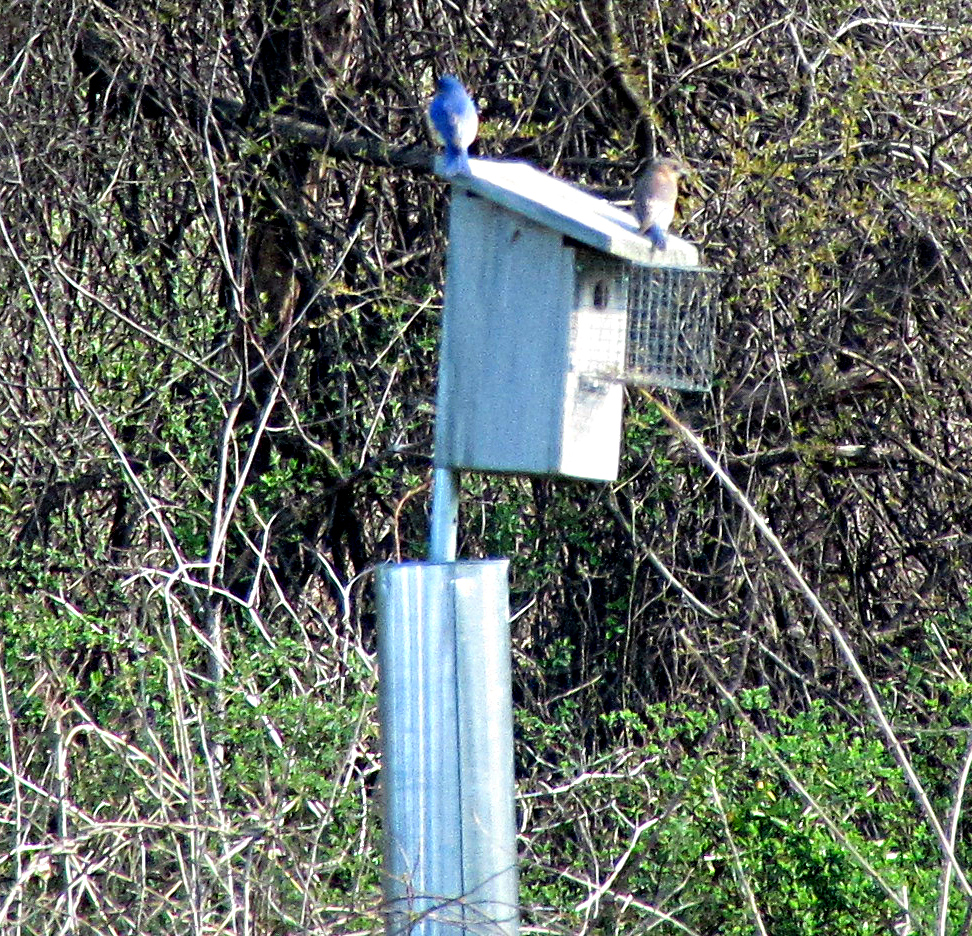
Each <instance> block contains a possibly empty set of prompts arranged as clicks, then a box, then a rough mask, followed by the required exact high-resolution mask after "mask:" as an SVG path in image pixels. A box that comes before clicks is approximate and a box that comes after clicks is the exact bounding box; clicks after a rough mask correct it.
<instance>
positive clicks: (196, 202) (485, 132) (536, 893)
mask: <svg viewBox="0 0 972 936" xmlns="http://www.w3.org/2000/svg"><path fill="white" fill-rule="evenodd" d="M970 45H972V26H969V25H968V21H967V16H966V15H965V10H964V8H963V7H962V6H961V5H959V4H949V3H940V2H936V0H933V2H931V3H926V4H922V5H914V4H906V3H897V4H895V3H874V4H871V5H869V7H868V8H867V10H866V11H864V10H862V8H860V7H858V6H857V5H856V4H852V3H848V2H844V0H835V2H814V3H802V4H797V5H795V6H794V5H789V4H778V3H774V2H772V0H746V2H743V3H733V4H727V3H718V2H715V3H706V4H700V3H695V2H673V3H667V4H665V5H659V4H649V3H641V2H627V0H617V2H612V0H591V2H579V3H562V2H557V0H509V2H504V3H502V4H497V3H493V2H490V0H480V2H471V3H464V4H450V3H442V2H437V0H416V2H414V3H411V4H400V5H393V4H386V3H385V2H384V0H372V2H364V0H316V2H314V3H310V2H304V0H250V2H243V3H233V2H231V0H224V2H223V3H222V4H195V5H193V4H186V3H180V2H177V0H172V2H163V0H158V2H156V3H154V4H150V5H149V6H147V7H146V6H145V5H144V4H139V5H135V4H131V3H129V2H127V0H118V2H112V3H93V4H88V5H83V6H81V7H78V6H74V5H65V4H60V3H51V2H44V0H36V2H16V0H8V2H7V3H6V6H5V7H4V8H3V9H2V10H0V46H2V49H3V53H4V54H3V64H2V69H3V71H2V77H3V80H2V82H0V277H2V284H3V285H2V288H3V296H4V302H3V303H2V306H0V362H2V363H0V462H2V466H3V470H2V472H0V524H2V533H3V535H2V536H0V575H2V581H3V587H2V590H0V664H2V665H0V702H2V717H3V732H2V742H0V743H2V747H0V750H2V752H3V753H2V755H0V820H2V823H3V826H4V829H5V832H6V834H5V836H4V839H3V842H4V844H3V845H2V846H0V927H2V928H3V930H4V931H9V932H16V933H19V934H34V933H54V932H92V933H157V932H158V933H162V932H166V933H168V932H192V933H203V932H206V933H213V932H233V933H268V934H269V933H284V932H287V933H300V932H325V931H326V932H348V933H358V932H373V931H376V930H378V929H379V928H380V925H381V922H380V916H379V900H380V896H379V891H378V851H377V847H376V835H377V816H376V811H377V809H376V781H377V771H378V749H377V728H376V723H375V704H374V691H375V670H374V657H373V645H374V632H373V631H374V620H373V609H372V603H371V600H370V595H369V590H368V589H369V582H370V572H371V570H372V569H373V568H374V566H375V564H376V563H379V562H382V561H385V560H388V559H397V558H401V557H418V556H421V555H422V553H423V550H424V545H423V538H424V535H425V531H426V526H427V517H426V511H427V507H428V495H429V488H428V482H429V475H430V455H431V427H432V423H433V416H434V414H433V400H434V382H435V364H436V360H435V349H436V338H437V322H438V311H439V307H440V300H441V296H440V286H441V282H442V277H443V268H442V257H443V255H444V246H445V245H444V237H443V230H444V217H445V208H446V199H447V194H448V193H447V191H446V190H445V187H444V186H443V185H442V184H441V183H440V182H439V181H437V180H435V179H434V178H433V177H432V176H431V175H430V174H429V159H430V154H431V149H430V145H431V140H430V138H429V135H428V130H427V128H426V127H425V125H424V122H423V112H424V108H425V106H426V102H427V100H428V99H429V97H430V96H431V93H432V88H433V82H434V78H435V76H436V75H437V74H439V73H440V72H442V71H444V70H450V71H454V72H456V73H457V74H459V75H460V76H461V77H462V78H463V80H464V81H465V82H466V83H467V85H468V86H469V87H470V88H471V89H472V90H473V92H474V94H475V97H476V99H477V101H478V103H479V105H480V109H481V116H482V124H481V134H480V141H479V144H478V148H479V152H480V153H481V154H488V155H491V156H508V157H516V158H525V159H529V160H532V161H534V162H536V163H537V164H539V165H540V166H542V167H544V168H546V169H548V170H550V171H551V172H554V173H556V174H557V175H560V176H562V177H565V178H568V179H570V180H572V181H575V182H576V183H578V184H579V185H581V186H583V187H585V188H587V189H589V190H591V191H595V192H597V193H599V194H602V195H605V196H608V197H612V198H615V199H624V198H626V197H627V193H628V188H629V185H630V181H631V179H632V176H633V175H634V173H635V171H636V170H637V168H638V166H639V164H640V163H641V161H642V160H644V159H645V158H647V157H648V156H651V155H655V154H679V155H684V156H686V157H688V158H689V159H690V160H691V162H692V163H693V165H694V166H695V168H696V174H695V176H694V179H693V180H692V181H691V182H690V184H689V187H688V190H687V192H686V193H685V196H684V198H683V200H682V203H681V208H680V215H679V218H678V220H677V223H676V226H677V230H678V231H679V232H680V233H683V234H684V235H685V236H687V237H688V238H689V239H691V240H693V241H695V242H697V243H699V244H700V245H701V246H702V248H703V251H704V253H705V257H706V260H707V262H709V263H710V264H712V265H714V266H717V267H719V268H721V269H722V270H723V271H724V273H725V279H724V286H723V295H722V312H721V316H722V317H721V321H720V323H719V335H720V342H721V346H720V354H719V363H720V368H719V373H718V380H717V385H716V387H715V389H714V390H713V392H712V393H711V394H704V395H702V394H697V395H689V394H685V395H676V394H673V395H671V396H670V397H667V398H666V399H667V403H668V404H669V405H670V406H672V407H673V408H674V409H675V411H676V412H677V414H678V416H679V419H680V420H681V421H682V422H683V423H684V424H685V425H687V426H690V427H691V428H692V429H693V430H694V431H695V432H696V433H698V435H699V436H700V437H701V438H702V439H703V441H704V442H705V444H706V446H707V447H708V448H709V450H711V451H712V452H714V453H715V454H716V455H717V457H718V458H719V460H720V461H721V463H722V464H723V465H725V466H726V467H727V469H728V471H729V472H730V474H731V475H732V477H733V478H734V479H735V481H736V483H737V484H738V485H739V486H740V487H741V488H742V490H743V491H744V492H745V494H746V496H747V497H748V498H749V500H750V501H751V503H752V504H753V505H755V508H756V510H757V511H758V513H759V515H761V516H762V517H765V518H767V519H768V521H769V522H770V524H771V526H772V527H773V529H774V530H775V531H776V533H777V534H778V536H779V537H780V540H781V541H782V543H783V545H784V547H785V549H786V551H787V552H788V554H789V556H790V557H791V558H792V560H793V562H794V563H795V564H796V566H797V567H798V568H799V569H800V570H801V572H802V573H803V575H804V576H805V577H806V580H807V582H808V584H809V586H810V587H811V588H812V589H813V591H814V592H815V594H816V595H817V596H818V597H819V599H820V600H821V601H822V603H823V605H824V606H825V608H826V609H828V611H829V612H830V614H831V615H832V616H833V621H834V622H835V626H830V625H829V624H828V622H827V621H826V620H825V619H824V618H822V617H821V616H820V615H819V614H814V613H813V611H812V610H811V608H810V606H809V605H808V604H807V603H806V601H805V600H804V596H803V595H802V594H801V593H800V591H799V590H798V589H797V587H796V586H795V583H794V580H793V577H792V576H791V575H789V574H788V573H787V571H786V569H785V567H784V565H783V564H782V563H781V561H780V558H779V556H778V555H777V554H776V553H775V552H774V550H773V549H772V548H771V545H770V544H769V543H768V541H767V540H766V538H765V537H764V536H762V535H761V534H760V532H759V530H758V526H757V525H756V524H755V523H754V522H753V519H752V517H751V516H750V515H748V514H747V513H746V512H745V511H744V510H743V509H741V507H740V506H739V503H738V502H737V501H736V500H734V499H733V498H732V497H731V496H730V495H729V493H728V492H727V490H726V489H725V487H723V486H721V485H720V484H719V483H718V482H717V481H716V479H715V478H714V477H713V475H712V473H711V471H710V470H709V469H708V468H707V467H706V466H705V465H704V463H703V462H701V461H700V460H699V459H698V457H697V456H696V455H695V453H694V452H693V450H692V448H691V446H689V445H687V444H686V443H685V440H684V436H683V435H681V434H680V433H679V432H677V431H673V429H672V428H671V426H670V424H669V423H667V422H666V421H665V420H664V419H663V418H662V415H661V412H660V410H659V409H658V408H657V407H656V406H655V405H654V404H652V403H650V402H648V401H646V400H645V399H644V398H642V397H640V396H632V398H631V399H630V400H629V406H628V411H627V416H626V423H625V427H626V429H625V431H626V440H625V447H624V456H623V467H622V476H621V480H620V481H619V482H618V483H616V484H612V485H603V486H596V485H590V484H581V483H571V482H549V481H543V480H525V479H516V480H514V479H501V478H485V477H469V478H467V479H465V481H464V491H463V518H462V525H461V530H462V536H463V541H462V543H461V551H462V553H463V555H465V556H471V557H475V556H485V555H508V556H509V557H510V558H511V560H512V566H511V569H512V573H511V574H512V581H511V588H512V601H513V606H514V610H515V612H516V616H515V624H514V627H515V648H516V658H515V692H516V703H517V771H518V778H519V794H520V800H519V806H520V815H521V817H522V824H521V833H522V834H521V853H522V877H523V899H524V925H525V927H527V928H529V929H530V930H531V931H537V932H567V931H569V932H583V933H588V932H603V933H612V932H625V933H641V932H647V931H649V930H652V929H657V930H658V931H660V932H673V933H674V932H682V933H697V934H715V933H719V934H734V933H743V932H746V933H750V932H753V931H756V932H759V933H773V934H774V936H780V934H784V936H787V934H801V936H809V934H824V933H826V934H830V936H833V934H844V933H846V934H851V933H854V934H862V933H889V932H897V933H908V932H918V933H929V934H955V936H958V934H967V933H969V932H970V928H972V912H970V907H972V899H970V898H972V889H970V888H969V885H968V883H967V882H966V880H965V877H964V872H963V870H962V869H963V868H964V867H966V866H967V864H968V861H969V849H970V842H969V829H968V822H967V819H966V815H965V811H964V810H963V808H962V806H963V802H962V798H963V794H964V791H965V780H966V775H967V772H968V768H969V764H970V762H972V743H970V734H969V729H970V714H972V711H970V710H972V689H970V682H969V675H968V660H969V659H970V650H972V648H970V643H972V639H970V636H969V619H968V616H967V611H966V608H967V605H968V595H969V589H970V574H969V571H968V570H969V554H970V546H972V522H970V509H972V484H970V480H972V478H970V475H969V471H968V468H967V465H968V464H969V461H970V458H969V456H970V451H969V449H970V443H972V433H970V431H969V429H970V419H972V398H970V396H969V392H968V386H969V380H968V375H969V372H970V367H969V363H970V353H972V352H970V348H972V343H970V334H969V332H970V329H972V324H970V308H972V302H970V291H969V290H970V264H969V254H968V244H969V241H970V237H969V234H970V231H969V228H970V218H972V200H970V191H969V187H970V179H972V158H970V151H969V143H968V130H969V120H968V117H967V113H968V112H969V97H970V94H972V91H970V88H972V82H970V74H969V72H970V65H969V64H968V63H969V50H970ZM842 641H846V644H845V645H844V646H846V647H849V648H852V650H853V653H854V654H855V658H856V660H858V661H859V663H860V669H857V670H855V668H854V666H853V665H851V663H850V660H849V657H848V654H847V653H846V652H844V650H843V649H842ZM876 703H880V707H881V710H882V711H883V713H884V715H885V717H886V718H887V720H888V724H889V726H890V728H891V734H890V735H889V733H888V732H887V731H883V732H882V731H881V730H879V729H878V728H877V727H875V711H876V709H875V705H876ZM894 739H896V741H897V744H896V743H895V741H894ZM905 762H906V763H907V764H908V765H910V767H911V768H912V769H913V775H912V777H911V778H910V780H908V779H907V778H906V775H905V771H903V769H902V764H903V763H905ZM936 826H937V828H936ZM943 839H945V840H946V841H949V842H950V843H951V846H950V847H951V849H952V850H954V854H955V856H956V859H957V861H956V863H955V864H951V863H950V862H949V861H947V860H946V858H945V851H946V849H945V848H944V846H943Z"/></svg>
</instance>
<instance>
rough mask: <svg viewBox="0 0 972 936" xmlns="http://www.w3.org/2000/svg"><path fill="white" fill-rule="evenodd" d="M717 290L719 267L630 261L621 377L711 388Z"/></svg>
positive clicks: (685, 387)
mask: <svg viewBox="0 0 972 936" xmlns="http://www.w3.org/2000/svg"><path fill="white" fill-rule="evenodd" d="M718 289H719V273H718V271H717V270H710V269H706V268H704V267H687V268H681V267H649V266H641V265H639V264H634V263H632V264H631V266H630V269H629V271H628V335H627V348H626V351H625V363H624V370H623V373H622V375H621V376H622V379H623V380H625V381H626V382H628V383H644V384H652V385H653V386H659V387H672V388H674V389H676V390H708V389H709V388H710V387H711V386H712V371H713V364H714V356H715V355H714V343H715V315H716V308H717V298H718Z"/></svg>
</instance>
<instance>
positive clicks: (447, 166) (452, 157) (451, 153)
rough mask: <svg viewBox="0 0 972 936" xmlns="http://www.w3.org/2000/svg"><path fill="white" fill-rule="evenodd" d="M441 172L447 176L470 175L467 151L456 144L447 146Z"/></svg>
mask: <svg viewBox="0 0 972 936" xmlns="http://www.w3.org/2000/svg"><path fill="white" fill-rule="evenodd" d="M442 172H443V174H444V175H448V176H454V175H465V176H467V175H472V170H471V169H470V168H469V153H468V152H467V151H466V150H465V149H462V148H461V147H458V146H447V147H446V150H445V159H444V160H443V162H442Z"/></svg>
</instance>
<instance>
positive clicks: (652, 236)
mask: <svg viewBox="0 0 972 936" xmlns="http://www.w3.org/2000/svg"><path fill="white" fill-rule="evenodd" d="M645 236H646V237H647V238H648V240H650V241H651V245H652V247H654V248H655V250H664V249H665V248H666V247H667V246H668V234H667V233H666V232H665V231H663V230H662V229H661V228H660V227H659V226H658V225H657V224H653V225H651V226H650V227H649V228H648V230H647V231H645Z"/></svg>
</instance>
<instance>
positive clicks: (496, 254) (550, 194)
mask: <svg viewBox="0 0 972 936" xmlns="http://www.w3.org/2000/svg"><path fill="white" fill-rule="evenodd" d="M471 165H472V174H471V176H468V177H461V178H460V177H457V178H454V179H453V193H452V201H451V208H450V224H449V240H450V242H449V253H448V260H447V270H446V286H445V308H444V311H443V322H442V345H441V359H440V370H439V394H438V416H437V420H436V444H435V459H436V465H437V467H440V468H449V469H454V470H474V471H489V472H505V473H515V474H527V475H547V476H558V475H561V476H569V477H577V478H587V479H591V480H603V481H609V480H614V479H615V478H616V477H617V473H618V464H619V453H620V445H621V415H622V408H623V401H624V391H623V384H624V383H626V382H629V383H639V384H652V385H656V386H666V387H673V388H679V389H686V390H704V389H707V388H708V387H709V385H710V383H711V380H712V367H713V329H714V317H715V308H716V299H715V297H716V286H717V274H716V273H715V272H714V271H712V270H707V269H705V268H702V267H700V266H699V255H698V250H697V249H696V248H695V247H694V246H693V245H692V244H689V243H687V242H686V241H683V240H681V239H680V238H678V237H675V236H673V235H669V238H668V246H667V247H666V249H664V250H658V249H656V248H654V247H653V246H652V244H651V243H650V241H649V240H648V239H647V238H644V237H641V236H640V235H639V234H638V232H637V225H636V222H635V219H634V218H633V216H632V215H630V214H628V213H627V212H626V211H622V210H621V209H620V208H617V207H615V206H614V205H612V204H610V203H609V202H607V201H605V200H603V199H600V198H597V197H595V196H593V195H589V194H587V193H585V192H582V191H580V190H579V189H576V188H575V187H573V186H572V185H569V184H568V183H566V182H563V181H560V180H558V179H554V178H553V177H551V176H549V175H547V174H546V173H543V172H541V171H539V170H538V169H535V168H534V167H532V166H530V165H529V164H527V163H521V162H508V161H490V160H482V159H475V160H472V161H471Z"/></svg>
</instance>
